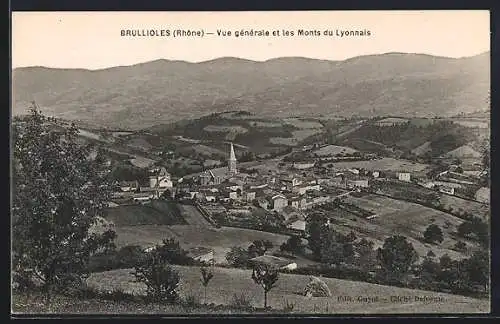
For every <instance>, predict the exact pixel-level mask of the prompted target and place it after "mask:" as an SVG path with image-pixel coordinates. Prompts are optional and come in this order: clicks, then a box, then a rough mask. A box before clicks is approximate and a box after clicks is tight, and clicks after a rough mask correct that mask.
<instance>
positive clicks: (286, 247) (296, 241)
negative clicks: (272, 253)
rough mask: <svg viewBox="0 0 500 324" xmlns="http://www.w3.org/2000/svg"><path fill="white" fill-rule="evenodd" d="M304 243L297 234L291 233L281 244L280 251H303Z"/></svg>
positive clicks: (298, 252) (297, 252)
mask: <svg viewBox="0 0 500 324" xmlns="http://www.w3.org/2000/svg"><path fill="white" fill-rule="evenodd" d="M304 248H305V247H304V245H303V244H302V239H301V238H300V237H299V236H297V235H292V236H291V237H290V238H289V239H288V240H287V241H286V242H284V243H283V244H281V246H280V250H281V251H288V252H292V253H296V254H302V253H304Z"/></svg>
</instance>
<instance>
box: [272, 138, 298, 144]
mask: <svg viewBox="0 0 500 324" xmlns="http://www.w3.org/2000/svg"><path fill="white" fill-rule="evenodd" d="M269 143H271V144H275V145H286V146H295V145H297V144H298V143H297V139H295V138H294V137H271V138H270V139H269Z"/></svg>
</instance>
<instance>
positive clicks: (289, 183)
mask: <svg viewBox="0 0 500 324" xmlns="http://www.w3.org/2000/svg"><path fill="white" fill-rule="evenodd" d="M281 182H282V183H283V184H284V185H285V186H286V188H287V189H288V190H292V189H293V187H296V186H299V185H301V184H302V180H301V179H299V178H298V177H290V176H288V177H283V178H281Z"/></svg>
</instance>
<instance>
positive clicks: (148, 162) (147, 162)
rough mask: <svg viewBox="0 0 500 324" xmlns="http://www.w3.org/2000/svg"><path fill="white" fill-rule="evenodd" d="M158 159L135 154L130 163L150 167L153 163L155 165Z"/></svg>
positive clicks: (140, 166)
mask: <svg viewBox="0 0 500 324" xmlns="http://www.w3.org/2000/svg"><path fill="white" fill-rule="evenodd" d="M155 162H156V161H155V160H152V159H148V158H145V157H142V156H135V157H134V158H133V159H131V160H130V163H132V164H133V165H134V166H136V167H138V168H142V169H143V168H148V167H150V166H151V165H153V164H154V163H155Z"/></svg>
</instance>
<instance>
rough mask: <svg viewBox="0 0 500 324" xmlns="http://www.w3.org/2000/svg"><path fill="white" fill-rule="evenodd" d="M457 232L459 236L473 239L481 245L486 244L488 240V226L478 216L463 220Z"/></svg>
mask: <svg viewBox="0 0 500 324" xmlns="http://www.w3.org/2000/svg"><path fill="white" fill-rule="evenodd" d="M457 233H458V235H460V236H461V237H464V238H469V239H475V240H477V241H479V242H480V243H481V244H482V245H483V246H487V245H488V244H489V241H490V233H489V226H488V224H487V223H485V222H483V221H482V220H481V219H480V218H479V217H471V218H470V219H468V220H466V221H464V222H463V223H462V224H460V225H459V226H458V228H457Z"/></svg>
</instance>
